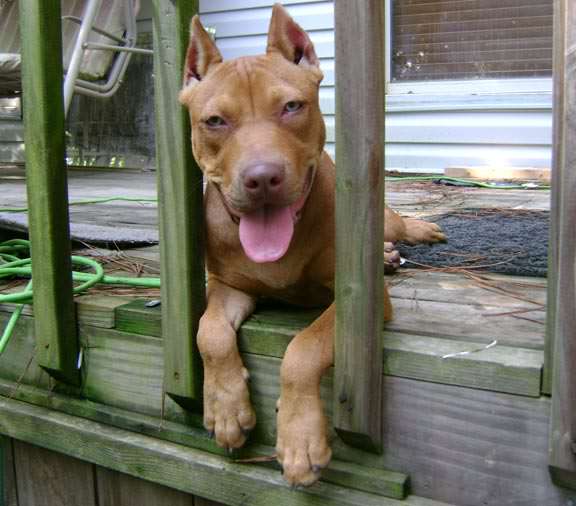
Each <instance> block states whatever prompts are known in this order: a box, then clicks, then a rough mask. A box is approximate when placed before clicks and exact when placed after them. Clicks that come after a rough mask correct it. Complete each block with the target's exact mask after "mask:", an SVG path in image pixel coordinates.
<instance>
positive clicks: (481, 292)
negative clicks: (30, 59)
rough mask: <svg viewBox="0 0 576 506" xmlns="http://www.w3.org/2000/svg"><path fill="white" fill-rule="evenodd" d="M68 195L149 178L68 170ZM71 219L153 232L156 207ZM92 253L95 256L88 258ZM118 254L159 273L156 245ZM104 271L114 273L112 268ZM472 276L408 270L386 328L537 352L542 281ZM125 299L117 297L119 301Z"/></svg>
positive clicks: (433, 208)
mask: <svg viewBox="0 0 576 506" xmlns="http://www.w3.org/2000/svg"><path fill="white" fill-rule="evenodd" d="M387 190H388V191H387V203H388V205H390V206H391V207H393V208H395V209H396V210H398V211H399V212H400V213H401V214H403V215H408V216H433V215H436V214H441V213H445V212H449V211H454V210H457V209H463V208H495V207H498V208H505V209H530V210H546V209H549V192H548V191H544V190H486V189H484V190H482V189H470V188H456V187H446V186H440V185H435V184H433V183H430V182H426V183H419V182H389V183H387ZM69 193H70V200H71V201H72V202H73V201H78V200H84V199H93V198H106V197H115V196H126V197H138V198H154V197H155V196H156V174H155V173H154V172H151V171H136V170H118V169H116V170H94V169H74V170H70V171H69ZM0 202H2V205H1V206H0V207H19V206H25V205H26V188H25V173H24V170H23V169H22V168H14V167H12V168H4V167H0ZM71 219H72V221H73V222H75V223H88V224H93V225H101V226H105V227H111V228H117V227H127V228H130V227H135V228H138V229H154V230H155V229H156V228H157V206H156V205H155V204H149V203H147V204H143V203H138V202H123V201H113V202H108V203H103V204H95V205H82V206H73V207H72V208H71ZM101 253H102V254H103V255H113V254H114V252H110V251H108V250H101ZM92 254H97V252H94V251H92ZM124 255H128V258H127V260H128V262H130V261H133V262H135V263H144V264H146V266H147V268H148V272H149V273H151V274H150V275H157V273H158V272H159V262H158V260H159V248H158V246H151V247H146V248H139V249H132V250H130V251H126V252H124ZM123 261H126V258H123ZM108 267H109V268H113V264H109V265H108ZM116 273H117V272H116ZM471 274H473V275H475V276H476V275H478V274H479V275H481V276H483V278H482V280H478V279H475V278H474V277H471V276H470V275H468V274H466V273H445V272H429V271H423V270H409V269H401V270H400V272H399V273H398V274H395V275H392V276H389V277H388V278H387V279H388V283H389V284H390V286H391V294H392V297H393V299H394V305H395V310H396V314H395V319H394V321H393V322H391V323H390V324H389V325H388V329H389V330H391V331H395V332H400V333H405V334H415V335H419V336H422V335H426V336H431V337H436V338H444V339H453V340H459V341H470V342H476V343H488V342H491V341H492V340H494V339H498V342H499V343H500V344H502V345H506V346H512V347H521V348H529V349H534V350H541V349H543V346H544V330H545V327H544V319H545V310H544V309H545V303H546V280H545V279H540V278H520V277H510V276H501V275H491V274H488V275H487V274H484V273H479V272H478V271H474V273H471ZM132 275H133V274H132ZM0 289H1V287H0ZM103 290H104V289H103ZM103 293H113V292H110V291H105V292H103ZM142 293H143V292H136V293H135V295H136V296H138V295H139V294H140V295H141V294H142ZM149 294H150V292H148V295H149ZM126 295H127V294H126V293H125V292H123V293H122V296H126ZM128 295H129V294H128ZM503 313H508V314H503ZM511 313H513V314H511Z"/></svg>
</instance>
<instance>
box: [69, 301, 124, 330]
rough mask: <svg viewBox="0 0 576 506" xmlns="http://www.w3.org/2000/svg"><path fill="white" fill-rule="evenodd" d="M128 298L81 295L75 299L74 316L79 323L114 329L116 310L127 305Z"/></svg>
mask: <svg viewBox="0 0 576 506" xmlns="http://www.w3.org/2000/svg"><path fill="white" fill-rule="evenodd" d="M130 300H131V299H130V298H129V297H112V296H109V295H81V296H80V297H76V298H75V299H74V301H75V302H76V315H77V318H78V322H79V323H83V324H85V325H92V326H94V327H103V328H106V329H111V328H114V325H115V324H116V321H115V319H116V312H115V310H116V308H117V307H119V306H123V305H124V304H126V303H128V302H129V301H130Z"/></svg>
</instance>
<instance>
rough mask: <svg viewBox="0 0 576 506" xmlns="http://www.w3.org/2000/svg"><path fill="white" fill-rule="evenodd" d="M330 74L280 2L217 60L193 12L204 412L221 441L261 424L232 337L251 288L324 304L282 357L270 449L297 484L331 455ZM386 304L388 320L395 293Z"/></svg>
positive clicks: (190, 72) (427, 235)
mask: <svg viewBox="0 0 576 506" xmlns="http://www.w3.org/2000/svg"><path fill="white" fill-rule="evenodd" d="M322 77H323V76H322V72H321V71H320V68H319V63H318V58H317V56H316V53H315V52H314V47H313V45H312V43H311V41H310V39H309V38H308V36H307V34H306V33H305V32H304V31H303V30H302V29H301V28H300V27H299V26H298V25H297V24H296V23H295V22H294V21H293V20H292V18H291V17H290V16H289V15H288V13H287V12H286V11H285V10H284V8H283V7H281V6H280V5H278V4H277V5H275V6H274V9H273V12H272V19H271V22H270V30H269V34H268V46H267V48H266V54H265V55H262V56H251V57H243V58H237V59H235V60H231V61H226V62H223V61H222V57H221V55H220V53H219V51H218V49H217V48H216V46H215V44H214V43H213V41H212V40H211V38H210V37H209V36H208V34H207V33H206V32H205V30H204V28H203V27H202V25H201V23H200V21H199V19H198V17H195V18H194V19H193V20H192V25H191V37H190V45H189V48H188V54H187V62H186V68H185V71H184V88H183V90H182V91H181V93H180V101H181V102H182V104H184V105H185V106H186V107H187V108H188V109H189V111H190V120H191V124H192V146H193V151H194V156H195V157H196V160H197V161H198V164H199V165H200V167H201V169H202V171H203V172H204V175H205V177H206V180H207V188H206V194H205V211H206V230H207V251H206V258H207V269H208V296H207V308H206V312H205V313H204V315H203V316H202V319H201V321H200V328H199V331H198V347H199V349H200V353H201V354H202V359H203V362H204V425H205V426H206V428H207V429H208V431H210V432H212V433H213V434H214V435H215V437H216V441H217V443H218V444H219V445H220V446H222V447H225V448H228V449H233V448H238V447H240V446H242V445H243V444H244V442H245V441H246V437H247V434H248V432H249V431H250V430H251V429H252V428H253V427H254V425H255V423H256V418H255V415H254V410H253V409H252V406H251V404H250V393H249V389H248V385H247V380H248V371H247V370H246V369H245V368H244V365H243V364H242V359H241V357H240V354H239V352H238V348H237V344H236V332H237V330H238V328H239V327H240V325H241V324H242V322H243V321H244V320H245V319H246V318H247V317H248V316H249V315H250V314H251V313H252V311H253V310H254V306H255V303H256V300H257V299H258V298H259V297H261V296H266V297H272V298H275V299H280V300H283V301H286V302H288V303H291V304H296V305H299V306H322V305H324V306H329V307H328V309H326V311H325V312H324V313H323V314H322V315H321V316H320V317H319V318H318V319H317V320H316V321H315V322H313V323H312V324H311V325H310V326H309V327H308V328H306V329H304V330H303V331H302V332H300V333H299V334H298V335H297V336H296V337H295V338H294V339H293V340H292V342H291V343H290V345H289V346H288V349H287V351H286V355H285V356H284V359H283V361H282V368H281V393H280V399H279V401H278V440H277V444H276V451H277V458H278V461H279V463H280V464H281V465H282V467H283V470H284V476H285V478H286V480H287V481H288V482H289V483H291V484H292V485H310V484H312V483H314V482H315V481H316V480H317V479H318V477H319V474H320V470H321V469H322V468H323V467H325V466H327V465H328V463H329V461H330V457H331V450H330V446H329V444H328V430H327V423H326V416H325V414H324V410H323V407H322V401H321V400H320V378H321V377H322V375H323V373H324V371H325V370H326V369H327V368H328V367H329V366H330V365H331V364H332V359H333V344H332V340H333V328H334V304H333V297H334V164H333V163H332V160H331V159H330V157H329V156H328V155H327V154H326V153H325V152H324V151H323V149H324V141H325V127H324V121H323V119H322V114H321V112H320V108H319V104H318V89H319V85H320V81H321V80H322ZM385 218H386V234H385V235H386V240H387V241H400V240H403V241H407V242H409V243H416V242H430V243H431V242H436V241H440V240H443V239H444V236H443V234H442V232H441V231H440V229H439V227H438V226H436V225H434V224H431V223H426V222H423V221H419V220H409V219H406V220H403V219H402V218H401V217H400V216H399V215H397V214H396V213H394V212H393V211H391V210H390V209H386V217H385ZM330 304H331V305H330ZM385 312H386V315H385V317H386V319H390V318H391V316H392V311H391V306H390V300H389V296H388V293H386V294H385Z"/></svg>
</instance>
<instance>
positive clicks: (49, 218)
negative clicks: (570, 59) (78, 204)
mask: <svg viewBox="0 0 576 506" xmlns="http://www.w3.org/2000/svg"><path fill="white" fill-rule="evenodd" d="M20 33H21V34H22V85H23V86H22V88H23V100H24V126H25V146H26V178H27V187H28V204H29V208H30V211H29V215H28V219H29V227H30V240H31V243H32V246H31V247H32V272H33V276H34V316H35V318H34V320H35V334H36V340H37V355H36V358H37V361H38V363H39V364H40V365H41V366H42V367H43V368H45V369H46V370H47V371H48V372H49V373H50V374H51V375H52V376H54V377H55V378H57V379H59V380H61V381H66V382H69V383H78V382H79V380H80V375H79V373H78V370H77V367H76V364H77V357H78V341H77V336H76V323H75V316H74V303H73V300H72V269H71V262H70V232H69V221H68V187H67V178H66V162H65V137H64V104H63V98H62V76H63V71H62V29H61V21H60V0H45V1H42V2H38V1H37V0H20Z"/></svg>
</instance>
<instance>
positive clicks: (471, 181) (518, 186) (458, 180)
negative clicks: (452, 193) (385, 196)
mask: <svg viewBox="0 0 576 506" xmlns="http://www.w3.org/2000/svg"><path fill="white" fill-rule="evenodd" d="M386 181H390V182H394V183H397V182H405V181H450V182H452V183H463V184H469V185H474V186H476V187H478V188H488V189H492V190H549V189H550V186H549V185H536V186H531V185H530V184H529V183H528V184H507V185H503V184H499V183H484V182H482V181H478V180H476V179H464V178H459V177H449V176H442V175H441V174H438V175H437V176H398V177H386Z"/></svg>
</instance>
